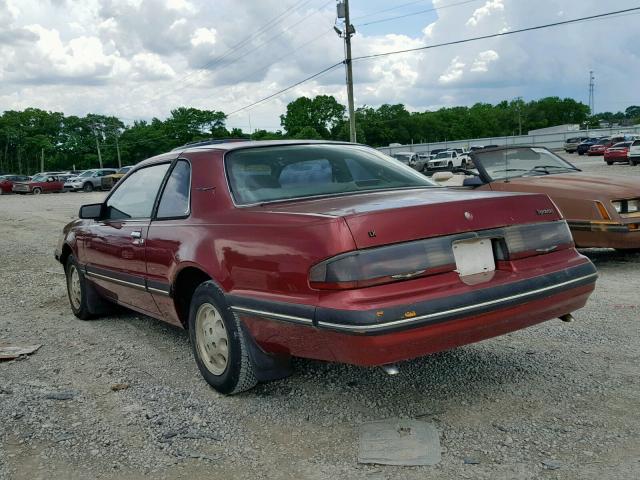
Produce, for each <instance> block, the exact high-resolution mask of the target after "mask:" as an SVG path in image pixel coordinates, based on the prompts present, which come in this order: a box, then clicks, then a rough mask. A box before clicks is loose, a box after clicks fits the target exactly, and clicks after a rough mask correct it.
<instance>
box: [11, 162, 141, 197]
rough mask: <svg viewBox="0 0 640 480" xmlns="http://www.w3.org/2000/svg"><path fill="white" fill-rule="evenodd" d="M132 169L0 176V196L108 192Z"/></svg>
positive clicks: (102, 169)
mask: <svg viewBox="0 0 640 480" xmlns="http://www.w3.org/2000/svg"><path fill="white" fill-rule="evenodd" d="M131 168H132V167H129V166H127V167H122V168H120V169H115V168H97V169H92V170H84V171H74V172H41V173H36V174H35V175H33V176H31V177H30V176H27V175H2V176H0V195H6V194H9V193H18V194H33V195H40V194H41V193H60V192H67V191H80V190H82V191H85V192H92V191H93V190H96V189H99V190H110V189H111V188H112V187H113V185H115V184H116V183H117V182H118V180H120V179H121V178H122V177H123V176H124V175H126V173H127V172H128V171H129V170H130V169H131Z"/></svg>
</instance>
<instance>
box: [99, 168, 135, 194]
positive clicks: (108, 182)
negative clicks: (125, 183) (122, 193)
mask: <svg viewBox="0 0 640 480" xmlns="http://www.w3.org/2000/svg"><path fill="white" fill-rule="evenodd" d="M131 168H133V167H129V166H127V167H121V168H119V169H118V171H117V172H116V173H112V174H111V175H107V176H105V177H102V190H111V189H112V188H113V186H114V185H115V184H116V183H118V180H120V179H121V178H122V177H124V176H125V175H126V174H127V172H128V171H129V170H131Z"/></svg>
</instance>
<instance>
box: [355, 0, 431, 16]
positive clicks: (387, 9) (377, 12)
mask: <svg viewBox="0 0 640 480" xmlns="http://www.w3.org/2000/svg"><path fill="white" fill-rule="evenodd" d="M424 1H425V0H414V1H413V2H407V3H403V4H401V5H396V6H395V7H390V8H384V9H382V10H377V11H375V12H371V13H365V14H364V15H358V16H357V17H353V18H352V20H359V19H361V18H368V17H373V16H375V15H380V14H381V13H386V12H391V11H392V10H398V9H399V8H403V7H409V6H411V5H415V4H416V3H423V2H424Z"/></svg>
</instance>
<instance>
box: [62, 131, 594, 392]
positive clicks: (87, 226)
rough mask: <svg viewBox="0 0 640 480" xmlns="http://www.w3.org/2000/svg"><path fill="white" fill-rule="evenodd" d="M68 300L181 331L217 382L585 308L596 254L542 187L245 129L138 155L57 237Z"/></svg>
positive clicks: (233, 382) (80, 310) (267, 376)
mask: <svg viewBox="0 0 640 480" xmlns="http://www.w3.org/2000/svg"><path fill="white" fill-rule="evenodd" d="M56 258H57V259H58V260H59V261H60V262H61V263H62V264H63V265H64V267H65V272H66V278H67V290H68V295H69V301H70V305H71V309H72V311H73V313H74V314H75V315H76V316H77V317H79V318H81V319H87V318H90V317H92V316H94V315H98V314H100V313H102V312H104V311H105V309H107V308H108V307H109V303H110V302H113V303H117V304H120V305H123V306H125V307H128V308H131V309H133V310H136V311H138V312H141V313H143V314H146V315H150V316H152V317H156V318H158V319H162V320H165V321H167V322H169V323H172V324H175V325H177V326H181V327H184V328H187V329H189V334H190V339H191V344H192V349H193V352H194V356H195V360H196V363H197V365H198V367H199V369H200V372H201V373H202V375H203V376H204V378H205V379H206V380H207V382H209V384H210V385H212V386H213V387H214V388H215V389H217V390H218V391H220V392H222V393H235V392H239V391H242V390H245V389H247V388H250V387H252V386H253V385H255V384H256V382H257V381H263V380H271V379H275V378H282V377H284V376H286V375H288V374H289V372H290V367H289V359H290V357H291V356H298V357H307V358H314V359H319V360H325V361H332V362H346V363H350V364H355V365H362V366H376V365H386V364H392V363H394V362H398V361H401V360H406V359H411V358H415V357H420V356H423V355H427V354H430V353H433V352H438V351H441V350H446V349H451V348H455V347H458V346H460V345H465V344H468V343H472V342H477V341H479V340H483V339H486V338H490V337H494V336H497V335H502V334H504V333H507V332H511V331H514V330H518V329H520V328H524V327H527V326H530V325H534V324H536V323H539V322H542V321H545V320H549V319H551V318H555V317H564V318H565V319H569V318H570V317H569V314H570V313H571V312H573V311H575V310H577V309H579V308H581V307H583V306H584V304H585V302H586V301H587V298H588V297H589V295H590V294H591V292H592V291H593V289H594V286H595V281H596V276H597V274H596V270H595V267H594V266H593V264H592V263H591V262H590V261H589V260H588V259H587V258H585V257H584V256H582V255H580V254H579V253H578V252H577V251H576V250H575V248H574V246H573V241H572V239H571V233H570V232H569V229H568V227H567V224H566V222H565V221H564V220H562V218H561V216H560V214H559V212H558V211H557V209H556V207H555V205H554V204H553V203H552V202H551V201H550V200H549V198H548V197H547V196H546V195H540V194H514V193H495V192H466V191H454V190H449V189H446V188H440V187H437V186H436V185H435V184H434V183H433V182H432V181H431V180H429V179H427V178H426V177H425V176H424V175H422V174H420V173H418V172H416V171H414V170H413V169H412V168H410V167H408V166H405V165H401V164H400V163H399V162H397V161H396V160H394V159H392V158H390V157H387V156H386V155H383V154H382V153H380V152H378V151H376V150H373V149H371V148H368V147H365V146H361V145H355V144H343V143H329V142H312V141H298V142H294V141H291V142H285V141H276V142H241V143H226V144H224V143H223V144H216V145H211V146H200V147H195V148H187V149H184V150H183V149H180V150H178V151H175V152H171V153H167V154H163V155H159V156H157V157H154V158H151V159H149V160H146V161H144V162H142V163H140V164H138V165H136V166H135V167H134V168H133V169H132V170H131V171H130V172H129V173H128V174H127V175H126V176H125V177H124V178H123V179H122V180H120V181H119V182H118V183H117V184H116V185H115V187H114V189H113V190H112V191H111V193H110V194H109V196H108V197H107V198H106V200H105V201H104V202H103V203H99V204H92V205H85V206H83V207H82V208H81V209H80V219H79V220H76V221H74V222H72V223H70V224H68V225H67V226H66V227H65V228H64V231H63V235H62V238H61V240H60V242H59V245H58V248H57V249H56Z"/></svg>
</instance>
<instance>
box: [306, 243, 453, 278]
mask: <svg viewBox="0 0 640 480" xmlns="http://www.w3.org/2000/svg"><path fill="white" fill-rule="evenodd" d="M451 241H452V239H451V237H437V238H431V239H427V240H419V241H416V242H407V243H399V244H395V245H387V246H384V247H377V248H370V249H367V250H356V251H354V252H349V253H344V254H342V255H338V256H336V257H333V258H330V259H328V260H325V261H324V262H321V263H319V264H317V265H315V266H314V267H312V268H311V271H310V272H309V283H310V284H311V287H313V288H320V289H331V290H340V289H348V288H361V287H369V286H372V285H380V284H383V283H389V282H394V281H398V280H407V279H411V278H416V277H421V276H423V275H428V274H433V273H440V272H445V271H451V270H453V269H455V259H454V258H453V251H452V250H451Z"/></svg>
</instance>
